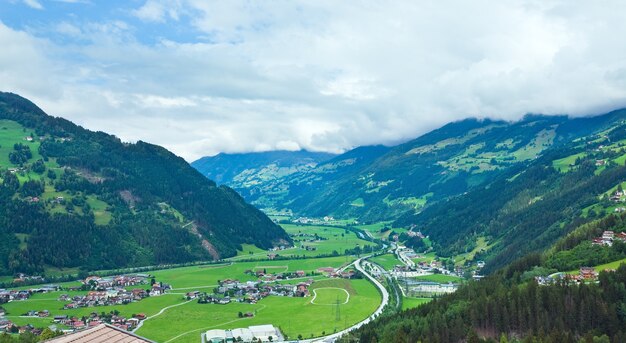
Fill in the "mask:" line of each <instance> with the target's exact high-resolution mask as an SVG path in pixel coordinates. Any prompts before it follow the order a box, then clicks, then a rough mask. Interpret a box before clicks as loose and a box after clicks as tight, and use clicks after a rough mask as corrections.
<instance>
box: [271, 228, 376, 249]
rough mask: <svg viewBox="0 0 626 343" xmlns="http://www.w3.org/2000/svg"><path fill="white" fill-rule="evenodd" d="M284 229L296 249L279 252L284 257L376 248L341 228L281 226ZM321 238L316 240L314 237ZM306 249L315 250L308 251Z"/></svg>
mask: <svg viewBox="0 0 626 343" xmlns="http://www.w3.org/2000/svg"><path fill="white" fill-rule="evenodd" d="M281 226H282V228H283V229H285V231H286V232H287V233H288V234H289V235H291V236H292V238H293V240H294V245H295V248H293V249H287V250H283V251H278V252H277V253H278V254H279V255H282V256H307V257H309V256H319V255H326V254H332V253H333V252H337V253H339V254H343V253H344V251H345V250H346V249H354V248H356V247H361V248H363V247H364V246H367V245H370V246H374V244H373V243H371V242H369V241H366V240H364V239H361V238H359V237H358V236H357V234H356V233H354V232H352V231H348V230H345V229H343V228H340V227H334V226H323V225H296V224H281ZM316 234H317V236H318V237H320V238H321V239H320V240H316V239H315V237H314V235H316ZM306 247H309V248H315V250H307V249H306Z"/></svg>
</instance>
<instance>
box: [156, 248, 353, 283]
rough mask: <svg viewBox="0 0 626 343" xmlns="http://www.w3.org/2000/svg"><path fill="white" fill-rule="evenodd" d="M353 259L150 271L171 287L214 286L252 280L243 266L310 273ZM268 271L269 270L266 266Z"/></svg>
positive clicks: (248, 268) (291, 261) (340, 264)
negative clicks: (224, 281) (231, 281)
mask: <svg viewBox="0 0 626 343" xmlns="http://www.w3.org/2000/svg"><path fill="white" fill-rule="evenodd" d="M353 260H354V258H353V257H350V256H337V257H326V258H315V259H306V260H285V261H258V262H239V263H232V264H231V263H224V264H219V265H204V266H193V267H182V268H173V269H164V270H156V271H152V272H150V273H151V274H153V275H154V276H155V277H156V279H157V280H158V281H162V282H165V283H168V284H171V285H172V287H173V288H175V289H176V288H194V287H195V288H198V287H214V285H217V281H218V280H224V279H228V278H230V279H239V280H240V281H248V280H255V279H256V277H254V276H251V275H247V274H244V272H245V271H246V270H254V269H255V268H257V269H258V268H264V267H265V268H268V269H269V268H272V267H281V268H280V271H296V270H304V271H305V272H307V273H309V272H312V271H315V270H316V269H317V268H320V267H334V268H337V267H340V266H342V265H344V264H347V263H350V262H352V261H353ZM268 272H270V270H268Z"/></svg>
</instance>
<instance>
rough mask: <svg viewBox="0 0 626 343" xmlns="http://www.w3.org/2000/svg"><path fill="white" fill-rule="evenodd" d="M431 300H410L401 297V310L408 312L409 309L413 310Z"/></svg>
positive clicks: (409, 298)
mask: <svg viewBox="0 0 626 343" xmlns="http://www.w3.org/2000/svg"><path fill="white" fill-rule="evenodd" d="M431 300H432V299H431V298H411V297H403V298H402V310H408V309H410V308H415V307H418V306H420V305H421V304H425V303H427V302H429V301H431Z"/></svg>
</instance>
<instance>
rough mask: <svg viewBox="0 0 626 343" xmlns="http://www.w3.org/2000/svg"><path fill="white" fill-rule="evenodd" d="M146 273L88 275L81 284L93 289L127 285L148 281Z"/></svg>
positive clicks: (141, 283)
mask: <svg viewBox="0 0 626 343" xmlns="http://www.w3.org/2000/svg"><path fill="white" fill-rule="evenodd" d="M149 277H150V276H149V275H147V274H133V275H116V276H110V277H100V276H89V277H87V278H86V279H85V280H83V281H82V283H83V285H86V286H88V287H89V288H90V289H93V290H107V289H110V288H112V287H129V286H137V285H144V284H146V283H148V278H149Z"/></svg>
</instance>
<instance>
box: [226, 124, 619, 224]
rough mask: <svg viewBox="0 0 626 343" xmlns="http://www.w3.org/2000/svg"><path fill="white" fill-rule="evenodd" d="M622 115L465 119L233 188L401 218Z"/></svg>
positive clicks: (289, 203) (291, 206)
mask: <svg viewBox="0 0 626 343" xmlns="http://www.w3.org/2000/svg"><path fill="white" fill-rule="evenodd" d="M619 116H620V114H619V113H617V112H616V113H611V114H607V115H604V116H598V117H594V118H584V119H570V118H568V117H567V116H539V115H529V116H526V117H525V118H524V119H523V120H520V121H517V122H504V121H493V120H477V119H467V120H463V121H459V122H454V123H450V124H448V125H446V126H444V127H442V128H440V129H437V130H435V131H432V132H430V133H427V134H425V135H423V136H421V137H419V138H417V139H414V140H412V141H409V142H407V143H404V144H401V145H398V146H395V147H391V148H386V147H362V148H357V149H354V150H352V151H349V152H347V153H345V154H342V155H339V156H337V157H335V158H333V159H332V160H329V161H326V162H324V163H320V164H318V165H317V166H315V167H313V168H308V169H303V170H299V171H297V172H294V173H289V174H286V175H280V176H277V177H276V178H274V179H272V180H269V181H265V180H262V179H260V178H257V179H256V180H255V183H254V184H253V185H252V184H251V183H245V182H241V180H237V179H235V180H233V181H232V182H231V183H230V185H232V186H233V187H234V188H235V189H236V190H237V191H239V192H240V193H241V194H242V195H243V196H244V197H245V198H246V199H247V200H248V201H251V202H252V203H253V204H255V205H257V206H258V207H260V208H267V209H280V210H283V209H286V210H290V211H292V212H294V213H295V214H298V215H305V216H313V217H322V216H326V215H333V216H335V217H339V218H356V219H359V220H360V221H380V220H390V219H396V218H398V217H399V216H400V215H402V214H403V213H405V212H415V211H420V210H421V209H423V208H424V207H425V206H426V205H428V204H431V203H435V202H437V201H440V200H442V199H446V198H448V197H450V196H455V195H459V194H463V193H464V192H466V191H468V190H471V189H474V188H475V187H479V186H480V185H483V184H484V183H485V182H488V181H490V180H492V179H494V178H496V177H498V176H499V175H501V174H503V173H506V172H507V171H508V170H509V169H511V168H516V167H519V168H524V167H525V166H527V165H529V164H530V163H532V162H533V161H534V160H535V159H536V158H538V157H540V156H541V155H542V154H544V153H545V152H546V151H547V150H550V149H554V148H556V147H559V146H561V145H563V144H568V142H571V140H572V139H575V138H577V137H581V136H584V135H587V134H590V133H592V132H594V130H599V129H601V128H602V127H605V126H606V125H608V124H609V123H612V122H614V121H615V120H616V118H617V117H619ZM252 167H254V166H252Z"/></svg>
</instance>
